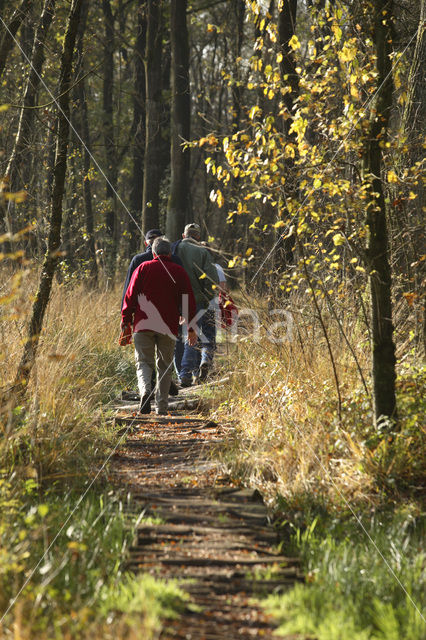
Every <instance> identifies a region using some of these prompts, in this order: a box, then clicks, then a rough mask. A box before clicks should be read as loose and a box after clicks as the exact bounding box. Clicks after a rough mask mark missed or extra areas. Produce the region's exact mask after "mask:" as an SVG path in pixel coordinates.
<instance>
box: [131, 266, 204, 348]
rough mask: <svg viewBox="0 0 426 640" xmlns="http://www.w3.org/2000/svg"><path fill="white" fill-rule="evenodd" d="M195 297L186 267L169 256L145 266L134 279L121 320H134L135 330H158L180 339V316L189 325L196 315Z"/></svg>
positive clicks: (135, 272) (135, 273)
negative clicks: (178, 335)
mask: <svg viewBox="0 0 426 640" xmlns="http://www.w3.org/2000/svg"><path fill="white" fill-rule="evenodd" d="M195 313H196V310H195V298H194V294H193V291H192V287H191V283H190V281H189V278H188V276H187V273H186V271H185V269H183V267H181V266H179V265H178V264H175V263H174V262H172V260H171V259H170V258H169V257H168V256H160V257H158V256H157V257H156V258H154V260H149V261H148V262H144V263H142V264H141V265H140V266H139V267H138V268H137V269H135V271H134V272H133V275H132V277H131V280H130V283H129V286H128V287H127V291H126V294H125V296H124V301H123V307H122V309H121V318H122V322H123V323H127V322H128V323H131V322H132V321H133V331H134V332H135V333H136V332H138V331H156V332H157V333H162V334H166V335H170V336H177V334H178V328H179V316H180V315H183V316H184V318H185V320H186V321H187V323H190V322H191V320H192V319H193V317H194V316H195Z"/></svg>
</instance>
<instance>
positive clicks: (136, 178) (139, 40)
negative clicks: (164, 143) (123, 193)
mask: <svg viewBox="0 0 426 640" xmlns="http://www.w3.org/2000/svg"><path fill="white" fill-rule="evenodd" d="M145 48H146V15H145V0H138V20H137V35H136V42H135V52H134V58H135V62H134V78H135V85H134V96H133V129H134V131H135V134H134V140H133V168H132V183H131V187H130V210H131V213H132V216H133V217H134V219H135V220H140V218H141V213H142V195H143V175H144V155H145V115H146V114H145V100H146V92H145V65H144V55H145ZM127 229H128V233H129V250H130V253H131V254H134V253H136V251H137V248H138V246H139V245H140V243H141V242H142V240H143V238H141V237H140V231H139V228H138V226H137V224H136V223H135V222H134V221H133V220H132V219H131V218H129V220H128V227H127Z"/></svg>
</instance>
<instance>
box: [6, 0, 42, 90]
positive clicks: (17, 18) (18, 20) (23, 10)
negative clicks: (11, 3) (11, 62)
mask: <svg viewBox="0 0 426 640" xmlns="http://www.w3.org/2000/svg"><path fill="white" fill-rule="evenodd" d="M33 2H34V0H22V2H21V4H20V5H19V7H18V8H17V9H16V10H15V11H14V12H13V15H12V17H11V19H10V21H9V23H8V24H7V25H6V26H3V29H2V31H3V37H2V39H1V44H0V78H1V76H2V75H3V71H4V68H5V66H6V62H7V58H8V56H9V53H10V52H11V50H12V48H13V44H14V42H15V36H16V34H17V32H18V29H19V27H20V26H21V24H22V21H23V20H24V18H25V17H26V16H27V14H28V13H29V11H30V9H31V7H32V5H33ZM2 21H3V18H2Z"/></svg>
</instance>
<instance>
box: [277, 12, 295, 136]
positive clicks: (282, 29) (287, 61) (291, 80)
mask: <svg viewBox="0 0 426 640" xmlns="http://www.w3.org/2000/svg"><path fill="white" fill-rule="evenodd" d="M296 14H297V0H287V1H286V2H283V5H282V8H281V11H280V13H279V19H278V37H279V43H280V49H281V53H282V60H281V62H280V73H281V77H282V78H283V80H284V81H285V82H286V83H287V84H288V85H289V86H290V87H291V92H288V93H286V94H285V95H284V96H283V102H284V104H285V106H286V109H287V116H290V117H287V118H284V119H283V126H284V133H285V135H286V136H287V137H289V129H290V126H291V123H292V116H293V113H294V112H293V108H294V103H295V100H296V99H297V97H298V95H299V77H298V75H297V73H296V64H295V62H294V54H293V49H292V48H291V47H290V44H289V43H290V40H291V38H292V37H293V36H294V35H295V34H296Z"/></svg>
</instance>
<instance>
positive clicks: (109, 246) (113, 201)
mask: <svg viewBox="0 0 426 640" xmlns="http://www.w3.org/2000/svg"><path fill="white" fill-rule="evenodd" d="M102 10H103V13H104V18H105V45H104V69H103V73H104V79H103V129H104V141H105V156H106V172H105V173H106V176H107V182H106V192H105V196H106V200H107V204H106V218H105V223H106V235H107V237H106V247H105V253H106V260H105V264H106V269H107V278H108V279H111V280H112V279H113V278H114V273H115V263H116V257H117V231H118V229H117V227H118V225H117V220H116V209H117V198H116V192H117V177H118V167H117V154H116V147H115V137H114V102H113V91H114V17H113V15H112V10H111V2H110V0H102Z"/></svg>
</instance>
